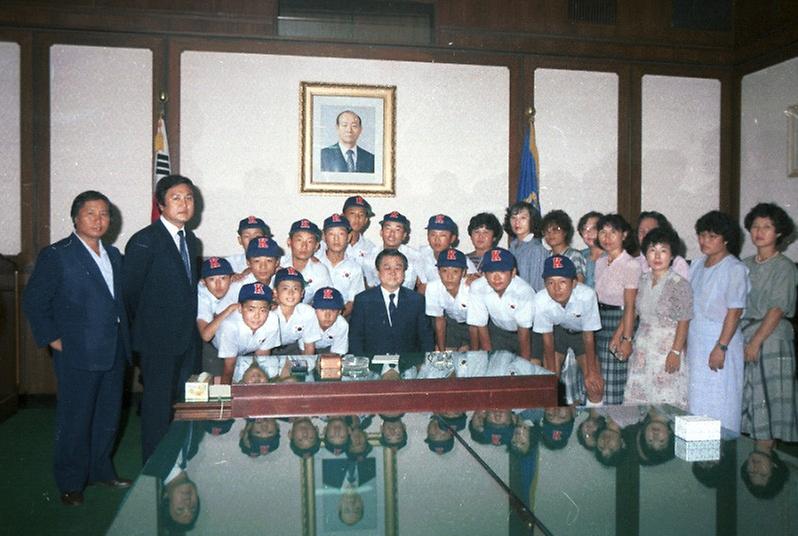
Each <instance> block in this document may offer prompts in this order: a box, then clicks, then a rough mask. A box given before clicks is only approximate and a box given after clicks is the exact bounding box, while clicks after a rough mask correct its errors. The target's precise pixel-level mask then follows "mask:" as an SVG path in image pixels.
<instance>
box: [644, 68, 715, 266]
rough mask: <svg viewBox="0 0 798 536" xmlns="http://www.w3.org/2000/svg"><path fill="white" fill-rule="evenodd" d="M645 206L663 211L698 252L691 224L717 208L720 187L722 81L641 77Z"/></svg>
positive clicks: (689, 249) (689, 253)
mask: <svg viewBox="0 0 798 536" xmlns="http://www.w3.org/2000/svg"><path fill="white" fill-rule="evenodd" d="M642 104H643V106H642V168H641V169H642V173H641V175H642V177H641V192H642V195H641V203H640V206H641V209H642V210H644V211H645V210H656V211H659V212H661V213H663V214H665V216H667V218H668V220H670V222H671V223H672V224H673V227H674V228H675V229H676V231H677V232H678V233H679V236H680V237H681V238H682V239H683V240H684V242H685V244H686V246H687V257H688V258H695V257H696V256H698V255H700V250H699V249H698V242H697V240H696V237H695V232H694V230H693V225H694V224H695V221H696V220H697V219H698V218H699V217H700V216H701V215H702V214H704V213H706V212H707V211H709V210H712V209H717V208H718V202H719V188H720V81H718V80H712V79H706V78H685V77H677V76H653V75H646V76H644V77H643V86H642Z"/></svg>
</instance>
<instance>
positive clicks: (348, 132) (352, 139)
mask: <svg viewBox="0 0 798 536" xmlns="http://www.w3.org/2000/svg"><path fill="white" fill-rule="evenodd" d="M335 126H336V128H337V129H338V143H336V144H334V145H330V146H329V147H325V148H324V149H322V150H321V170H322V171H335V172H342V173H374V155H373V154H372V153H370V152H368V151H367V150H365V149H363V148H362V147H359V146H358V145H357V140H358V138H359V137H360V133H361V132H362V131H363V124H362V122H361V120H360V116H359V115H357V114H356V113H355V112H353V111H351V110H346V111H343V112H341V113H340V114H338V117H336V118H335Z"/></svg>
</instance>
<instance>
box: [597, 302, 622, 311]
mask: <svg viewBox="0 0 798 536" xmlns="http://www.w3.org/2000/svg"><path fill="white" fill-rule="evenodd" d="M599 309H601V310H602V311H620V310H621V309H623V307H621V306H620V305H610V304H608V303H601V302H599Z"/></svg>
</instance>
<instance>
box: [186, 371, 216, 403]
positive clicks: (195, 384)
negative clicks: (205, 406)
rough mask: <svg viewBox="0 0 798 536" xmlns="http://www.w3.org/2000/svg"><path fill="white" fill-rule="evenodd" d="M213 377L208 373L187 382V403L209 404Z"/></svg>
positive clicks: (191, 378)
mask: <svg viewBox="0 0 798 536" xmlns="http://www.w3.org/2000/svg"><path fill="white" fill-rule="evenodd" d="M211 381H213V376H211V375H210V374H208V373H207V372H203V373H202V374H199V375H194V376H191V377H190V378H189V379H188V381H187V382H186V402H207V401H208V390H209V389H210V385H211Z"/></svg>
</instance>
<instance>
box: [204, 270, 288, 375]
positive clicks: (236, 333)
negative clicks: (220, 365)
mask: <svg viewBox="0 0 798 536" xmlns="http://www.w3.org/2000/svg"><path fill="white" fill-rule="evenodd" d="M271 302H272V289H270V288H269V287H268V286H267V285H265V284H263V283H260V282H258V283H249V284H246V285H244V286H243V287H241V290H240V291H239V293H238V303H239V304H241V310H240V312H237V313H234V314H232V315H230V316H229V317H228V318H226V319H225V320H224V322H222V325H221V326H220V327H219V332H218V335H217V336H218V338H219V353H218V355H219V359H223V360H224V372H223V373H222V383H227V384H229V383H231V382H239V381H241V378H242V377H243V376H244V372H245V371H246V370H247V369H248V368H249V366H250V365H251V364H252V360H253V356H254V357H255V358H257V357H259V356H267V355H269V354H270V353H271V350H272V348H275V347H277V346H279V345H280V325H279V323H278V320H277V317H276V315H273V314H270V313H269V310H270V308H271Z"/></svg>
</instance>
